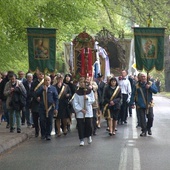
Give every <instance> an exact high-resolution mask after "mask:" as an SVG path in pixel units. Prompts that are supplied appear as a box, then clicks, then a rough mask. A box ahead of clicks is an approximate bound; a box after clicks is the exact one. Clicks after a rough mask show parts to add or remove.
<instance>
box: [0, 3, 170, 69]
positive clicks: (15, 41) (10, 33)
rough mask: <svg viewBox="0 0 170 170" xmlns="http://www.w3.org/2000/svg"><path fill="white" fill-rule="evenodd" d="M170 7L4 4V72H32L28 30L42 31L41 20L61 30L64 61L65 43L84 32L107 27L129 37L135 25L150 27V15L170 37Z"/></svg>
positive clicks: (0, 20)
mask: <svg viewBox="0 0 170 170" xmlns="http://www.w3.org/2000/svg"><path fill="white" fill-rule="evenodd" d="M169 7H170V3H169V0H161V1H158V0H147V1H146V0H140V1H139V0H97V1H96V0H37V1H35V0H26V1H25V0H0V25H1V29H0V50H1V53H0V61H1V64H0V71H4V70H9V69H10V70H11V69H13V70H15V71H18V70H20V69H22V70H24V71H27V70H28V54H27V51H28V50H27V35H26V28H27V27H38V26H39V25H40V18H43V19H44V23H43V26H44V27H47V28H51V27H53V28H57V37H56V38H57V54H58V55H57V60H59V61H60V59H59V58H61V55H62V51H63V42H68V41H71V40H72V39H73V35H76V34H79V33H80V32H82V31H83V30H84V28H86V29H87V32H88V33H89V34H92V35H94V34H96V33H97V32H99V31H100V30H101V29H102V28H103V27H105V28H107V29H108V30H110V31H111V32H112V33H113V34H115V36H119V34H120V33H122V32H124V34H125V36H126V35H128V37H129V36H133V33H132V29H131V26H133V25H134V24H135V23H136V24H138V25H140V26H147V18H148V16H147V15H148V14H149V13H150V14H151V15H152V18H153V23H152V26H154V27H167V30H166V31H167V33H169V32H170V30H169V26H170V23H169V14H170V12H169ZM60 62H61V63H62V60H61V61H60ZM60 62H59V63H60ZM60 65H62V64H60Z"/></svg>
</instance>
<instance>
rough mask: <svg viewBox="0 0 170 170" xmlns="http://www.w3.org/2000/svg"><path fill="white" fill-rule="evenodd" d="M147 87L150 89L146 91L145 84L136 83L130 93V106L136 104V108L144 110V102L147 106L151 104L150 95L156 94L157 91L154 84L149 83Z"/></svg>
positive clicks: (151, 98)
mask: <svg viewBox="0 0 170 170" xmlns="http://www.w3.org/2000/svg"><path fill="white" fill-rule="evenodd" d="M149 85H150V87H149V89H148V90H147V89H146V83H142V82H137V83H136V85H135V87H134V89H133V92H132V96H131V101H130V105H134V104H136V106H137V108H146V102H147V103H148V105H150V104H151V103H152V100H153V96H152V94H153V93H154V94H156V93H157V92H158V90H157V87H156V85H155V83H152V82H149ZM141 90H142V91H143V96H144V98H145V100H144V98H143V96H142V92H141ZM147 91H148V92H147Z"/></svg>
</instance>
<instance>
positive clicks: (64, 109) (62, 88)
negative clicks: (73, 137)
mask: <svg viewBox="0 0 170 170" xmlns="http://www.w3.org/2000/svg"><path fill="white" fill-rule="evenodd" d="M63 80H64V77H63V75H62V74H57V76H56V80H55V81H54V82H56V84H53V85H54V86H55V88H56V89H57V92H58V99H59V108H58V114H57V117H56V124H57V134H58V137H60V136H61V132H60V126H61V123H62V125H63V132H64V135H67V122H68V119H69V118H70V112H69V108H68V102H69V98H70V97H71V95H72V94H71V90H70V88H69V86H68V85H66V84H65V83H63Z"/></svg>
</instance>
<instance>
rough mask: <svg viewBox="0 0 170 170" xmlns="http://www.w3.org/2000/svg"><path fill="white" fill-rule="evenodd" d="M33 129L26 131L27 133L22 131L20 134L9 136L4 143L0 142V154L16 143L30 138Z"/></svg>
mask: <svg viewBox="0 0 170 170" xmlns="http://www.w3.org/2000/svg"><path fill="white" fill-rule="evenodd" d="M33 132H34V130H32V131H30V132H28V133H22V134H21V136H18V137H13V138H10V139H9V140H8V141H6V142H5V143H2V144H0V154H2V153H4V152H6V151H8V150H9V149H11V148H13V147H15V146H17V145H18V144H20V143H22V142H24V141H26V140H27V139H28V138H30V137H31V136H32V135H33Z"/></svg>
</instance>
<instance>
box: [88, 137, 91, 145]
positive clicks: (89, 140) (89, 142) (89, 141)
mask: <svg viewBox="0 0 170 170" xmlns="http://www.w3.org/2000/svg"><path fill="white" fill-rule="evenodd" d="M91 143H92V138H91V136H89V138H88V144H91Z"/></svg>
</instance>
